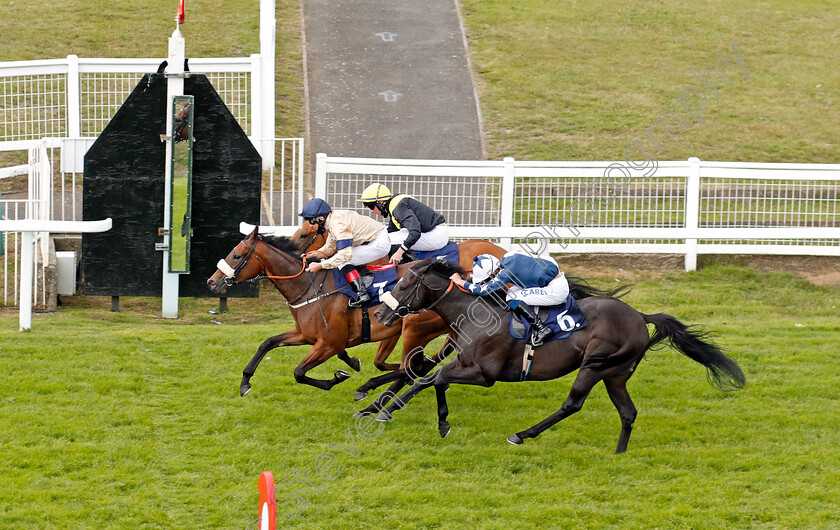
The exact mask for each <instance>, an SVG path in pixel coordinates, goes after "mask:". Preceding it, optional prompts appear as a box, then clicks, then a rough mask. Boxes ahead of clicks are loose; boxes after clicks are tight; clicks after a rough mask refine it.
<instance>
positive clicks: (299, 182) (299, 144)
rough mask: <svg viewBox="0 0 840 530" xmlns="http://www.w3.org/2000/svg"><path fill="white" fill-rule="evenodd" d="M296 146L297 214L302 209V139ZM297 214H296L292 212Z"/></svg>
mask: <svg viewBox="0 0 840 530" xmlns="http://www.w3.org/2000/svg"><path fill="white" fill-rule="evenodd" d="M296 143H297V146H298V156H297V170H298V175H297V178H298V204H297V211H298V212H299V211H300V209H301V208H303V184H304V182H303V180H304V175H303V165H304V164H303V156H304V155H303V138H301V139H300V140H299V141H297V142H296ZM293 213H297V212H293Z"/></svg>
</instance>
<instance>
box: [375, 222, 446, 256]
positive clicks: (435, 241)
mask: <svg viewBox="0 0 840 530" xmlns="http://www.w3.org/2000/svg"><path fill="white" fill-rule="evenodd" d="M388 237H389V238H390V240H391V244H392V245H402V244H403V243H404V242H405V239H406V238H407V237H408V230H407V229H405V228H403V229H402V230H397V231H396V232H391V233H389V234H388ZM447 243H449V227H448V226H446V223H443V224H441V225H437V226H436V227H434V229H432V231H431V232H425V233H423V234H420V239H418V240H417V243H414V246H413V247H411V250H438V249H441V248H443V247H445V246H446V244H447Z"/></svg>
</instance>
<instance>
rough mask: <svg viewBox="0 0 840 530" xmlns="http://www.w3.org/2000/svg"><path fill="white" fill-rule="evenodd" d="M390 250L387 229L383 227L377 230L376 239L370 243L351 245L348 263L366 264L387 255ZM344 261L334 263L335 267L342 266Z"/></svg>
mask: <svg viewBox="0 0 840 530" xmlns="http://www.w3.org/2000/svg"><path fill="white" fill-rule="evenodd" d="M390 251H391V242H390V241H389V240H388V231H387V230H385V229H383V230H382V231H381V232H379V235H378V236H376V239H374V240H373V241H371V242H370V243H366V244H364V245H359V246H357V247H352V248H351V249H350V252H351V253H352V254H351V255H350V264H351V265H355V266H357V267H358V266H359V265H366V264H368V263H370V262H371V261H376V260H378V259H379V258H382V257H385V256H387V255H388V252H390ZM344 263H347V262H344ZM344 263H336V265H335V268H337V269H339V268H341V267H343V266H344Z"/></svg>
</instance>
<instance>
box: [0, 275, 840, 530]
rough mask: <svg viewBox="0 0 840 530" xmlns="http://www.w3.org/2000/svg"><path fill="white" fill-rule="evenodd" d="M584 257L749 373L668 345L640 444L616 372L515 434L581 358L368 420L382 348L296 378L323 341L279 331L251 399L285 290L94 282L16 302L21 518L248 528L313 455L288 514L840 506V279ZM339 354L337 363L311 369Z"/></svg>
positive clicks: (556, 514)
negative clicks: (20, 326) (561, 371)
mask: <svg viewBox="0 0 840 530" xmlns="http://www.w3.org/2000/svg"><path fill="white" fill-rule="evenodd" d="M568 269H569V273H570V274H575V273H576V274H578V275H581V274H584V275H586V276H588V277H591V278H594V280H595V283H596V284H597V285H601V286H606V285H612V284H615V283H617V282H616V281H615V280H616V278H617V279H619V280H621V281H627V280H632V281H633V283H634V284H635V285H636V287H635V289H634V291H633V292H632V293H631V294H630V295H629V297H628V298H627V300H628V301H629V302H630V303H631V304H632V305H633V306H634V307H637V308H638V309H639V310H641V311H644V312H648V313H653V312H660V311H664V312H667V313H670V314H673V315H675V316H677V317H678V318H680V319H681V320H683V321H684V322H688V323H700V324H705V325H708V326H709V327H710V328H711V329H713V330H714V331H715V332H717V333H718V334H719V337H718V340H719V342H720V343H721V344H722V345H723V346H724V347H725V349H726V351H727V352H728V353H729V354H730V355H731V356H732V357H733V358H734V359H736V360H737V361H738V362H739V363H740V365H741V367H742V368H743V370H744V372H745V373H746V376H747V380H748V386H747V388H746V389H745V390H743V391H741V392H735V393H721V392H718V391H716V390H714V389H713V388H711V387H710V386H709V385H708V384H707V382H706V380H705V376H704V372H703V369H702V367H701V366H700V365H697V364H696V363H694V362H692V361H690V360H689V359H687V358H685V357H683V356H681V355H679V354H678V353H676V352H673V351H671V350H662V351H656V352H651V353H650V354H649V355H648V356H647V357H646V359H645V360H644V361H643V362H642V363H641V365H640V367H639V368H638V370H637V373H636V374H635V376H634V377H633V379H631V381H630V384H629V388H630V392H631V395H632V396H633V399H634V401H635V403H636V406H637V407H638V409H639V417H638V419H637V421H636V426H635V431H634V433H633V436H632V438H631V440H630V446H629V450H628V452H627V453H626V454H624V455H619V456H615V455H613V454H612V452H613V450H614V448H615V444H616V442H617V437H618V431H619V421H618V416H617V413H616V412H615V410H614V408H613V406H612V404H611V403H610V402H609V399H608V397H607V396H606V392H605V391H604V389H603V386H601V385H599V386H598V387H596V389H595V390H594V391H593V393H592V395H591V396H590V398H589V400H588V401H587V402H586V405H585V407H584V409H583V410H582V411H581V412H580V413H579V414H577V415H575V416H572V417H570V418H568V419H567V420H565V421H563V422H561V423H560V424H559V425H558V426H556V427H555V428H552V429H550V430H549V431H547V432H545V433H544V434H543V435H541V436H540V437H539V438H537V439H536V440H528V441H526V443H525V445H523V446H520V447H513V446H510V445H509V444H507V443H506V442H505V437H507V436H508V435H509V434H511V433H512V432H515V431H519V430H522V429H524V428H526V427H528V426H530V425H532V424H534V423H536V422H538V421H540V420H541V419H543V418H544V417H545V416H547V415H548V414H550V413H551V412H553V411H554V410H556V409H557V408H558V407H559V406H560V404H561V402H562V401H563V399H564V398H565V396H566V393H567V392H568V390H569V387H570V385H571V383H572V380H573V378H572V377H566V378H564V379H561V380H557V381H552V382H547V383H526V384H521V385H510V384H499V385H497V386H495V387H493V388H490V389H484V388H476V387H462V386H453V388H452V389H451V390H450V391H449V393H448V400H449V405H450V422H451V423H452V426H453V431H452V434H451V435H450V437H448V438H447V439H445V440H441V439H440V438H439V436H438V434H437V429H436V421H435V420H436V415H435V414H436V413H435V406H434V394H433V393H432V392H431V391H428V392H424V393H422V394H420V395H419V396H418V397H417V398H416V399H415V400H414V401H412V402H411V403H410V404H409V405H408V407H406V409H404V410H403V411H401V412H399V413H397V417H396V420H395V421H394V422H393V423H390V424H387V425H386V426H385V428H384V431H383V432H381V433H380V434H379V435H378V436H376V437H375V438H374V439H370V440H366V439H363V438H362V437H360V436H359V434H357V433H356V431H355V430H354V424H353V419H352V418H351V414H352V413H353V412H354V411H356V410H357V409H359V408H361V407H360V405H361V404H354V403H353V401H352V391H353V389H354V388H355V387H356V386H357V385H358V384H360V383H361V382H362V381H363V380H364V379H366V378H367V377H370V376H373V375H376V373H377V372H376V371H375V369H374V368H373V367H372V358H373V347H372V346H362V347H359V348H355V349H353V350H351V352H352V353H353V354H354V355H359V356H360V357H361V358H362V360H363V369H362V374H360V375H359V374H357V375H355V376H354V377H353V378H352V379H351V380H350V381H348V382H346V383H344V384H343V385H341V386H339V387H337V388H335V389H333V390H332V391H330V392H324V391H321V390H317V389H314V388H311V387H308V386H302V385H298V384H296V383H295V382H294V379H293V377H292V370H293V368H294V366H295V365H297V363H298V362H300V360H302V358H303V356H304V355H305V353H306V351H307V350H308V348H307V347H292V348H286V349H285V350H283V351H279V350H275V351H273V352H270V353H269V354H268V358H267V359H266V360H265V361H264V362H263V364H262V365H261V366H260V368H259V370H258V371H257V373H256V375H255V376H254V379H253V380H252V382H253V384H254V389H253V390H252V391H251V393H250V394H249V395H248V396H247V397H245V398H240V397H239V395H238V385H239V379H240V373H241V370H242V368H243V367H244V365H245V364H246V363H247V361H248V360H249V359H250V357H251V355H252V354H253V353H254V351H255V349H256V347H257V345H258V344H259V343H260V342H261V341H262V340H263V339H264V338H266V337H268V336H270V335H273V334H276V333H279V332H281V331H283V330H285V329H288V328H289V327H290V320H289V317H288V312H287V310H286V309H282V308H281V306H280V296H279V295H278V294H276V293H273V292H271V293H269V292H264V293H263V295H262V296H261V297H260V298H259V299H257V300H249V299H246V300H240V299H236V300H232V301H231V310H230V311H229V312H228V313H225V314H222V315H211V314H208V313H207V311H208V309H210V308H211V307H213V306H214V302H213V301H212V300H195V299H190V300H183V301H182V318H181V319H180V320H178V321H167V320H165V319H162V318H160V317H159V316H157V315H158V314H159V300H157V299H150V298H149V299H147V298H138V299H134V298H124V299H123V300H122V304H121V305H122V311H121V312H120V313H111V312H110V311H109V310H108V309H109V307H110V306H109V304H108V300H107V298H90V297H81V296H78V297H72V298H70V299H68V304H67V305H65V306H64V307H63V308H62V310H61V311H59V312H58V313H54V314H36V315H35V319H34V322H33V329H32V330H31V331H30V332H27V333H20V332H18V331H17V315H16V314H15V313H14V312H12V311H9V310H6V311H5V312H4V313H3V315H4V316H2V318H0V344H3V345H4V346H3V355H2V356H0V396H2V400H0V432H2V433H3V435H2V443H0V460H2V461H3V462H5V464H4V471H3V473H2V476H3V479H4V487H3V488H2V489H0V519H2V520H3V522H4V525H3V526H4V528H104V527H109V528H174V527H178V526H189V527H193V528H246V524H245V518H246V517H251V519H253V518H255V517H256V480H257V477H258V475H259V473H260V472H261V471H264V470H270V471H272V472H273V473H274V476H275V479H276V480H277V482H278V483H279V482H281V481H283V480H286V479H291V480H292V483H289V484H287V485H285V486H283V487H282V488H281V490H280V496H281V499H282V498H287V497H290V496H291V495H293V494H294V493H296V492H298V493H303V492H306V490H305V489H304V486H302V485H301V484H300V483H299V482H296V481H294V474H295V470H298V471H299V472H301V473H305V472H306V470H307V469H309V470H310V472H311V475H310V478H311V480H312V484H313V487H315V488H321V487H322V486H324V485H325V486H326V489H325V490H324V491H323V492H322V493H320V494H315V493H312V492H306V493H307V494H308V506H307V507H306V508H305V510H303V512H302V513H301V514H300V515H299V516H297V517H296V518H294V519H284V521H283V525H282V526H283V527H284V528H386V527H387V528H394V527H396V528H464V527H466V528H507V527H510V526H517V527H521V528H544V527H550V526H553V527H557V528H611V527H622V528H835V527H837V526H838V525H840V516H838V514H837V511H836V509H834V508H833V506H835V503H834V499H835V498H836V494H837V492H838V491H840V483H838V482H840V473H838V471H837V468H836V466H835V463H836V462H837V461H838V460H840V449H838V447H840V433H838V431H837V429H836V426H837V425H838V422H840V412H838V411H840V406H838V405H840V403H838V398H839V397H840V395H838V393H837V391H836V384H835V383H836V381H835V379H836V373H835V372H836V366H837V363H838V361H840V358H838V353H837V349H836V339H837V336H838V333H840V320H838V318H837V309H836V308H837V306H838V305H840V288H838V287H816V286H813V285H811V284H809V283H807V282H805V281H804V280H802V279H800V278H799V277H796V276H792V275H787V274H781V273H773V274H760V273H756V272H755V271H753V270H751V269H748V268H745V267H739V266H734V265H726V266H715V265H712V266H708V267H706V268H704V269H702V270H700V271H698V272H695V273H691V274H684V273H681V272H673V273H656V272H641V271H621V270H616V271H611V270H600V271H591V270H589V271H575V270H574V267H568ZM214 321H215V322H220V323H221V325H219V324H216V323H214ZM338 368H346V367H345V366H344V365H343V363H341V362H340V361H338V360H337V359H332V360H330V361H329V362H327V363H326V365H324V366H321V367H319V368H316V369H315V370H313V373H312V374H311V375H313V376H317V377H321V378H326V377H330V376H331V374H332V372H334V371H335V370H336V369H338ZM348 428H350V429H351V431H350V432H351V433H352V434H353V440H354V441H355V451H353V450H351V449H350V444H349V442H348V438H347V434H346V432H345V430H346V429H348ZM334 444H335V445H334ZM336 445H341V446H344V447H345V450H347V451H349V452H352V453H355V455H356V456H351V455H350V454H347V453H345V452H342V451H341V450H340V449H339V448H337V447H336ZM324 452H330V453H332V454H334V455H335V457H336V461H335V462H334V463H333V464H332V466H331V467H329V470H330V471H332V472H333V473H338V470H339V469H340V470H341V472H340V473H339V474H338V476H337V477H336V478H335V479H333V480H330V481H324V480H323V479H320V478H312V477H313V476H314V474H315V465H316V462H317V460H318V458H319V455H321V454H322V453H324ZM339 465H341V466H343V467H342V468H339V467H338V466H339ZM295 506H296V505H295V503H294V502H289V503H288V504H286V505H285V506H280V507H279V512H280V514H281V515H283V514H286V513H292V512H294V511H295Z"/></svg>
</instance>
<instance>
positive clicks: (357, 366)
mask: <svg viewBox="0 0 840 530" xmlns="http://www.w3.org/2000/svg"><path fill="white" fill-rule="evenodd" d="M347 366H349V367H350V368H352V369H353V370H356V371H357V372H358V371H359V370H361V369H362V361H360V360H359V358H358V357H350V360H349V361H348V362H347Z"/></svg>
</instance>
